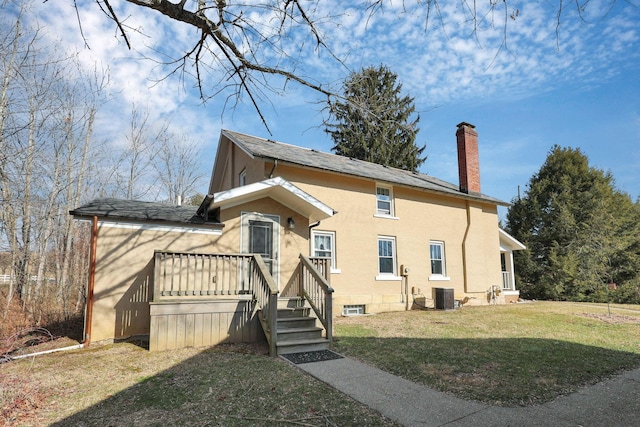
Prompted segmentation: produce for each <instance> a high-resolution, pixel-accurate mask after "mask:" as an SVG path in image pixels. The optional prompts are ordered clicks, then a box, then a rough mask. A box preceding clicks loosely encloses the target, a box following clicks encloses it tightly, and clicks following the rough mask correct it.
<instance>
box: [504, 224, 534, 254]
mask: <svg viewBox="0 0 640 427" xmlns="http://www.w3.org/2000/svg"><path fill="white" fill-rule="evenodd" d="M498 232H499V233H500V251H501V252H507V251H508V250H511V251H523V250H525V249H527V247H526V246H525V245H523V244H522V243H520V242H519V241H518V240H517V239H516V238H515V237H513V236H512V235H510V234H509V233H507V232H506V231H504V230H503V229H501V228H499V229H498Z"/></svg>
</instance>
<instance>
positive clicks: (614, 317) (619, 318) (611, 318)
mask: <svg viewBox="0 0 640 427" xmlns="http://www.w3.org/2000/svg"><path fill="white" fill-rule="evenodd" d="M578 315H579V316H582V317H588V318H590V319H598V320H602V321H603V322H606V323H610V324H613V325H620V324H628V323H639V324H640V317H636V316H625V315H624V314H606V313H580V314H578Z"/></svg>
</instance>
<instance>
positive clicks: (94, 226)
mask: <svg viewBox="0 0 640 427" xmlns="http://www.w3.org/2000/svg"><path fill="white" fill-rule="evenodd" d="M97 242H98V217H97V216H94V217H93V220H92V223H91V255H90V256H89V284H88V285H87V315H86V317H85V325H84V342H83V343H82V344H83V345H84V347H89V344H91V322H92V319H93V288H94V285H95V282H96V249H97Z"/></svg>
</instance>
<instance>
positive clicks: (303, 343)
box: [277, 338, 329, 354]
mask: <svg viewBox="0 0 640 427" xmlns="http://www.w3.org/2000/svg"><path fill="white" fill-rule="evenodd" d="M277 347H278V354H289V353H303V352H306V351H320V350H328V349H329V340H328V339H326V338H316V339H300V340H278V346H277Z"/></svg>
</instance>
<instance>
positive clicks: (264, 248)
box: [249, 220, 274, 275]
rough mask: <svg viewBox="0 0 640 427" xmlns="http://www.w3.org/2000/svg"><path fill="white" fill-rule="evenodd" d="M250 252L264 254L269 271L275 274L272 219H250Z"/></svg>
mask: <svg viewBox="0 0 640 427" xmlns="http://www.w3.org/2000/svg"><path fill="white" fill-rule="evenodd" d="M249 252H250V253H252V254H259V255H261V256H262V259H263V260H264V263H265V264H267V268H268V269H269V273H271V275H273V261H274V257H273V255H274V250H273V223H272V222H270V221H255V220H250V221H249Z"/></svg>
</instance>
